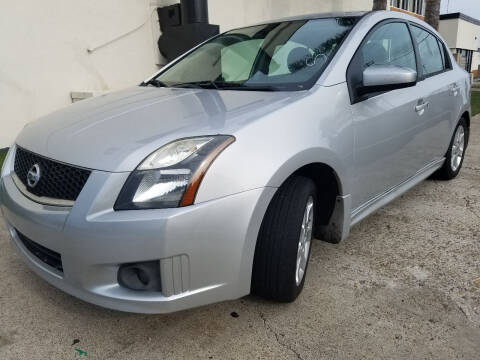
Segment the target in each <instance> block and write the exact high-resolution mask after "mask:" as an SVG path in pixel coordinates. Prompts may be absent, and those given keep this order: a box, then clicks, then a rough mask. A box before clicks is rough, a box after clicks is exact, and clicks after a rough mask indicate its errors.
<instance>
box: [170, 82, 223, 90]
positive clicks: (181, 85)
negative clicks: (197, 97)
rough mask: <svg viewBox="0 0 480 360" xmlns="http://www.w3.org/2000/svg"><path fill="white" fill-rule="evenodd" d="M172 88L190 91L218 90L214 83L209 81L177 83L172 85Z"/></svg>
mask: <svg viewBox="0 0 480 360" xmlns="http://www.w3.org/2000/svg"><path fill="white" fill-rule="evenodd" d="M172 87H178V88H192V89H216V90H218V89H219V87H218V86H217V84H216V83H215V81H209V80H207V81H195V82H185V83H178V84H174V85H172Z"/></svg>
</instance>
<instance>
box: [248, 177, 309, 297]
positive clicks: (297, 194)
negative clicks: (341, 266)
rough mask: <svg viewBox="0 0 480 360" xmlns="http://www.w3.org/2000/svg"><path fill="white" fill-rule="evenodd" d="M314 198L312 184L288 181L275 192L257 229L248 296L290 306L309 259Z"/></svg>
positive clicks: (293, 179)
mask: <svg viewBox="0 0 480 360" xmlns="http://www.w3.org/2000/svg"><path fill="white" fill-rule="evenodd" d="M316 202H317V194H316V189H315V184H314V182H313V181H312V180H311V179H309V178H305V177H302V176H293V177H291V178H290V179H288V180H287V181H286V182H285V183H284V184H283V185H282V186H281V187H280V188H279V189H278V191H277V193H276V194H275V196H274V198H273V199H272V202H271V203H270V206H269V207H268V210H267V213H266V214H265V218H264V219H263V222H262V226H261V228H260V232H259V236H258V240H257V246H256V249H255V258H254V263H253V274H252V293H254V294H256V295H260V296H263V297H265V298H268V299H272V300H276V301H282V302H290V301H293V300H295V299H296V298H297V296H298V295H299V294H300V292H301V291H302V289H303V285H304V283H305V275H306V272H307V268H308V261H309V259H310V249H311V244H312V234H313V229H314V227H313V226H314V215H315V214H314V210H315V208H316V205H317V204H316Z"/></svg>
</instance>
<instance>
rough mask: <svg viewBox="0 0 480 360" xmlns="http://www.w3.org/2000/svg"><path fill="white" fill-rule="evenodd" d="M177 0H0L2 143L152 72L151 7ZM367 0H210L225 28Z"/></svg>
mask: <svg viewBox="0 0 480 360" xmlns="http://www.w3.org/2000/svg"><path fill="white" fill-rule="evenodd" d="M178 1H179V0H101V1H98V0H82V1H74V0H42V1H13V0H12V1H6V0H5V1H2V11H1V12H0V44H2V51H1V52H0V109H1V110H2V112H1V114H2V116H1V122H0V148H3V147H7V146H10V145H11V143H12V142H13V140H14V138H15V136H16V135H17V134H18V132H19V131H20V130H21V129H22V128H23V126H24V125H25V124H26V123H28V122H29V121H32V120H34V119H36V118H38V117H40V116H42V115H45V114H47V113H49V112H52V111H54V110H56V109H58V108H62V107H64V106H66V105H68V104H70V103H71V102H72V95H73V97H79V98H81V97H83V96H85V95H89V94H95V93H99V92H105V91H112V90H117V89H120V88H124V87H128V86H132V85H135V84H138V83H140V82H141V81H142V80H143V79H145V78H146V77H148V76H149V75H150V74H152V73H154V72H156V71H157V70H158V69H159V68H160V67H161V66H162V64H164V62H165V60H164V59H163V58H162V57H161V56H160V54H159V51H158V47H157V40H158V37H159V35H160V30H159V24H158V16H157V12H156V11H155V10H156V8H157V7H163V6H167V5H172V4H174V3H176V2H178ZM402 1H404V2H405V1H406V2H405V3H402V4H397V5H398V6H399V9H396V10H400V11H401V9H402V7H403V8H405V9H406V10H411V11H417V12H418V10H420V11H419V12H420V13H421V11H422V10H421V9H420V8H419V7H418V6H417V5H415V6H417V7H415V6H414V5H413V4H414V2H415V4H418V3H419V2H418V0H402ZM422 1H423V0H422ZM394 2H395V1H392V3H394ZM372 4H373V0H295V1H292V0H240V1H239V0H209V17H210V23H212V24H218V25H220V30H221V31H225V30H228V29H231V28H234V27H239V26H243V25H246V24H250V23H256V22H261V21H264V20H269V19H273V18H281V17H287V16H293V15H299V14H304V13H317V12H330V11H361V10H371V8H372ZM410 4H412V6H410ZM393 5H395V4H393ZM82 92H84V93H86V94H81V93H82ZM79 93H80V94H79Z"/></svg>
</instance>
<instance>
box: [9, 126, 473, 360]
mask: <svg viewBox="0 0 480 360" xmlns="http://www.w3.org/2000/svg"><path fill="white" fill-rule="evenodd" d="M479 139H480V117H477V118H475V119H474V120H472V135H471V142H470V147H469V149H468V154H467V158H466V161H465V166H464V168H463V170H462V172H461V174H460V176H459V177H458V178H457V179H455V180H454V181H451V182H441V181H431V180H429V181H425V182H424V183H422V184H420V185H419V186H417V187H416V188H415V189H412V190H411V191H410V192H408V193H407V194H405V195H404V196H402V197H401V198H399V199H397V200H396V201H394V202H393V203H391V204H389V205H388V206H386V207H385V208H383V209H381V210H380V211H378V212H377V213H376V214H374V215H372V216H371V217H369V218H368V219H366V220H365V221H363V222H361V223H360V224H358V225H357V226H355V227H354V228H353V229H352V233H351V236H350V237H349V238H348V239H347V240H346V241H345V242H343V243H342V244H339V245H333V244H328V243H323V242H319V241H317V242H315V243H314V244H313V249H312V251H313V252H312V258H311V264H310V266H309V272H308V274H307V280H306V285H305V289H304V292H303V293H302V295H301V296H300V297H299V299H298V300H297V301H296V302H295V303H292V304H275V303H271V302H269V301H265V300H262V299H259V298H256V297H251V296H249V297H246V298H243V299H240V300H236V301H230V302H225V303H221V304H215V305H211V306H206V307H202V308H198V309H193V310H189V311H183V312H180V313H176V314H170V315H154V316H151V315H135V314H124V313H119V312H115V311H110V310H105V309H102V308H99V307H96V306H93V305H90V304H87V303H84V302H82V301H80V300H77V299H75V298H73V297H71V296H69V295H66V294H64V293H62V292H61V291H59V290H57V289H55V288H53V287H52V286H50V285H48V284H46V283H45V282H44V281H42V280H40V279H39V278H38V277H37V276H35V275H34V274H33V273H32V272H31V271H29V270H28V269H27V267H26V266H25V265H23V264H22V263H21V262H20V260H19V259H18V258H17V256H16V255H15V253H14V251H13V248H12V246H11V245H9V243H8V236H7V232H6V230H5V228H4V227H0V248H1V249H2V251H0V359H2V360H10V359H12V360H13V359H15V360H16V359H29V360H30V359H76V358H80V357H79V355H78V354H77V353H76V351H75V349H81V350H83V351H86V352H87V354H88V356H87V357H86V358H88V359H135V360H141V359H145V360H147V359H148V360H150V359H302V360H311V359H332V358H338V359H352V358H353V359H377V358H385V359H405V358H410V359H420V358H422V359H478V358H479V354H480V282H479V281H480V261H479V259H480V220H479V219H480V217H479V215H480V186H479V185H480V140H479ZM232 312H236V313H238V315H239V316H238V317H233V316H231V315H230V314H231V313H232ZM74 339H78V340H79V342H78V343H76V344H75V345H74V346H72V344H73V342H74V341H73V340H74Z"/></svg>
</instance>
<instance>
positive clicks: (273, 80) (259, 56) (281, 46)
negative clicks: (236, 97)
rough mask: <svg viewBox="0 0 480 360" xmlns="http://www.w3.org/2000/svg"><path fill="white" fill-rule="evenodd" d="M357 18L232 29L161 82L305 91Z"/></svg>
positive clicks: (161, 77)
mask: <svg viewBox="0 0 480 360" xmlns="http://www.w3.org/2000/svg"><path fill="white" fill-rule="evenodd" d="M356 21H357V19H356V18H351V17H344V18H325V19H314V20H298V21H286V22H279V23H273V24H266V25H258V26H251V27H247V28H242V29H236V30H232V31H229V32H227V33H225V34H222V35H220V36H218V37H216V38H214V39H212V40H210V41H208V42H207V43H205V44H204V45H202V46H200V47H199V48H197V49H196V50H194V51H193V52H192V53H190V54H189V55H187V56H185V57H184V58H183V59H182V60H180V61H179V62H178V63H176V64H175V65H173V66H172V67H171V68H169V69H167V70H166V71H165V72H163V73H162V74H160V75H159V76H158V77H157V78H156V80H158V81H160V82H162V83H163V84H165V85H167V86H182V84H183V85H185V84H186V83H190V85H192V84H191V83H196V86H208V84H209V85H210V86H215V87H218V88H222V87H224V88H232V87H235V89H239V90H241V89H242V88H248V87H249V88H253V87H257V88H259V89H261V87H268V89H269V90H272V89H275V90H277V89H278V90H286V89H288V90H304V89H307V88H309V87H311V86H313V84H314V83H315V81H316V80H317V79H318V77H319V76H320V74H321V73H322V71H323V69H324V68H325V66H326V65H327V64H328V62H329V61H330V59H331V58H332V57H333V55H334V54H335V51H336V49H337V48H338V47H339V46H340V44H341V42H342V40H343V39H344V38H345V36H346V35H347V34H348V32H349V31H350V29H351V28H352V27H353V26H354V24H355V22H356ZM199 83H200V84H199ZM212 83H213V84H212Z"/></svg>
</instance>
